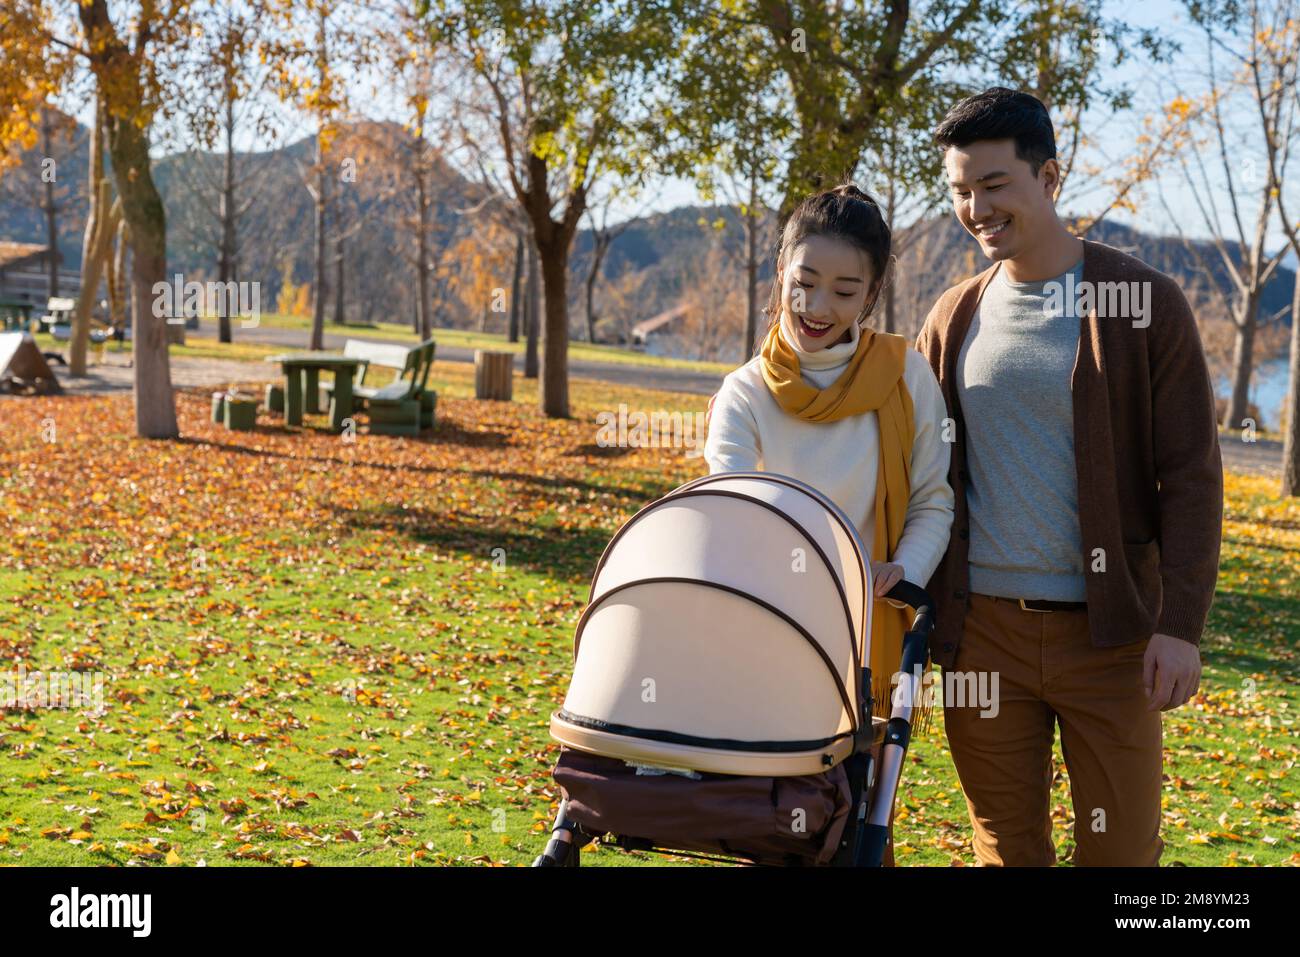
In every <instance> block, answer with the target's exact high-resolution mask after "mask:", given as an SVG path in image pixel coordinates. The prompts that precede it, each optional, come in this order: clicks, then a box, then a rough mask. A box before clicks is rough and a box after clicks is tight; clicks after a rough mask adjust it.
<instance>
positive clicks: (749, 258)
mask: <svg viewBox="0 0 1300 957" xmlns="http://www.w3.org/2000/svg"><path fill="white" fill-rule="evenodd" d="M756 204H757V187H756V184H755V180H754V177H753V176H751V177H750V181H749V215H748V216H746V217H745V348H744V349H743V350H742V351H741V353H740V356H741V358H740V361H741V363H742V364H743V363H746V362H748V361H749V360H750V358H751V357H752V356H753V354H754V339H755V338H757V336H758V219H757V216H756V215H755V213H756V209H755V206H756Z"/></svg>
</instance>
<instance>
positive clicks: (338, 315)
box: [334, 236, 345, 326]
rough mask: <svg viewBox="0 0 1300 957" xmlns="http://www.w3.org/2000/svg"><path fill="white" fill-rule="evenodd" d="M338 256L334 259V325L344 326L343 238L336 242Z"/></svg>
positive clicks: (340, 237) (337, 239)
mask: <svg viewBox="0 0 1300 957" xmlns="http://www.w3.org/2000/svg"><path fill="white" fill-rule="evenodd" d="M334 248H335V250H337V255H336V256H335V257H334V325H336V326H341V325H343V291H344V288H345V287H344V285H343V237H342V236H339V237H337V238H336V239H335V240H334Z"/></svg>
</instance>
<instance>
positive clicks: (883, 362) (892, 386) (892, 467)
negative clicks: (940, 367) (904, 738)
mask: <svg viewBox="0 0 1300 957" xmlns="http://www.w3.org/2000/svg"><path fill="white" fill-rule="evenodd" d="M779 329H780V322H779V321H778V322H774V323H772V326H771V328H770V329H769V330H768V333H767V336H766V337H765V338H764V340H763V346H762V350H761V355H762V372H763V380H764V381H765V382H766V383H767V388H768V390H769V391H770V392H771V393H772V395H773V397H775V399H776V401H777V402H778V403H779V404H780V406H781V408H783V409H784V410H785V411H786V412H788V413H790V414H791V415H795V416H798V417H799V418H801V419H806V420H808V421H809V422H834V421H836V420H837V419H843V418H847V417H848V416H851V415H861V414H862V413H864V412H873V411H874V412H875V413H876V417H877V419H878V420H879V422H880V455H879V461H880V465H879V468H878V469H877V472H876V521H875V536H874V538H873V540H872V545H871V560H872V561H873V562H885V561H888V560H889V556H890V555H892V554H893V553H894V549H896V548H897V547H898V541H899V539H900V538H902V537H903V524H904V521H905V520H906V518H907V505H908V501H909V500H910V499H911V471H912V438H913V432H914V425H913V412H912V397H911V395H910V394H909V393H908V391H907V385H906V384H905V383H904V382H903V368H904V364H905V362H906V360H907V350H908V348H909V346H908V342H907V339H905V338H904V337H903V336H896V335H892V334H889V333H883V332H874V331H872V330H870V329H867V328H865V327H864V328H862V329H861V336H860V337H859V339H858V347H857V350H856V351H855V352H854V353H853V357H852V358H851V359H850V360H849V364H848V366H847V368H845V370H844V371H843V372H842V373H841V374H840V376H839V378H838V379H836V380H835V381H834V382H833V383H831V385H830V386H829V387H828V388H825V389H817V388H816V387H814V386H811V385H809V384H808V383H806V382H804V380H803V378H802V377H801V376H800V374H799V357H798V355H796V354H795V351H794V350H793V349H792V348H791V347H790V344H789V343H788V342H786V339H785V336H784V335H781V334H779V332H778V330H779ZM910 621H911V618H910V614H909V612H908V611H907V610H906V609H902V608H895V607H894V606H893V605H891V604H889V603H888V602H886V601H883V600H876V601H875V603H874V606H873V608H872V612H871V659H870V661H869V662H868V664H869V665H870V666H871V684H872V697H873V699H874V702H873V713H874V714H876V715H879V716H881V717H888V716H889V713H890V711H891V710H892V702H891V695H892V690H893V689H892V687H891V681H892V678H893V676H894V673H895V672H896V671H898V666H899V663H900V662H901V661H902V657H903V635H904V634H905V633H906V632H907V626H908V624H909V623H910ZM926 670H927V671H928V670H929V662H928V660H927V662H926ZM924 702H925V698H924V697H923V698H922V701H921V702H919V703H918V704H920V703H924ZM929 711H930V709H929V708H928V707H916V708H915V709H914V712H913V715H912V726H913V728H915V729H918V730H923V729H924V726H925V725H926V724H928V721H929Z"/></svg>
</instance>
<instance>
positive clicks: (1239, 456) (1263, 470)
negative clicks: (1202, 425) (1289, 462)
mask: <svg viewBox="0 0 1300 957" xmlns="http://www.w3.org/2000/svg"><path fill="white" fill-rule="evenodd" d="M1219 449H1220V451H1221V452H1222V453H1223V465H1224V468H1225V469H1227V470H1229V471H1232V472H1237V473H1241V474H1245V475H1265V476H1268V477H1270V478H1276V479H1280V478H1281V477H1282V443H1281V442H1274V441H1272V440H1271V439H1259V440H1257V441H1255V442H1243V441H1241V435H1240V433H1237V432H1220V433H1219Z"/></svg>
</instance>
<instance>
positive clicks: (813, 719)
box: [533, 472, 934, 867]
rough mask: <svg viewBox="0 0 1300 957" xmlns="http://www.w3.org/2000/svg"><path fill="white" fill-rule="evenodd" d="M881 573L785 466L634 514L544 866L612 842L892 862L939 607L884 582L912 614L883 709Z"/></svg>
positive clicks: (570, 730) (588, 668)
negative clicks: (876, 595)
mask: <svg viewBox="0 0 1300 957" xmlns="http://www.w3.org/2000/svg"><path fill="white" fill-rule="evenodd" d="M870 567H871V566H870V564H869V562H868V561H867V560H866V559H865V556H864V552H863V548H862V542H861V540H860V539H859V537H858V534H857V531H856V529H855V528H854V526H853V523H852V522H851V521H850V520H849V519H848V517H847V516H845V514H844V513H843V512H842V511H840V509H839V508H838V507H837V506H836V505H835V503H834V502H832V501H831V500H830V499H829V498H827V497H826V496H824V495H822V494H821V493H820V492H818V491H817V490H816V489H814V488H812V487H811V486H809V485H807V484H805V483H803V482H800V481H799V480H797V479H794V478H790V477H788V476H785V475H779V474H776V473H773V472H722V473H717V474H714V475H709V476H705V477H703V478H700V479H696V480H695V481H693V482H688V483H687V484H685V485H683V486H681V487H679V488H677V489H674V490H673V491H672V492H670V493H668V494H667V495H665V496H664V497H663V498H660V499H658V500H657V501H655V502H652V503H650V504H649V505H647V506H646V507H645V508H643V509H641V510H640V511H639V512H637V513H636V515H634V516H633V517H632V518H631V519H630V520H629V521H628V522H627V523H626V524H625V525H624V526H623V527H622V528H620V529H619V530H618V532H617V533H616V534H615V535H614V537H613V538H612V539H611V540H610V542H609V544H608V546H607V547H606V548H605V552H604V554H603V555H602V556H601V558H600V562H599V563H598V564H597V566H596V572H595V575H594V576H593V578H592V583H591V593H590V595H589V598H588V604H587V608H586V610H585V611H584V612H583V614H582V617H581V618H580V619H579V621H578V625H577V628H576V631H575V634H574V658H575V664H574V671H573V677H572V679H571V682H570V684H569V690H568V694H567V695H566V697H565V699H564V704H563V706H562V707H561V708H560V710H559V711H556V712H555V713H554V714H553V715H552V716H551V736H552V737H553V738H555V739H556V740H557V741H559V742H560V745H561V748H560V756H559V759H558V761H557V763H556V766H555V769H554V772H553V777H554V779H555V782H556V783H557V784H558V785H559V786H560V789H561V792H562V795H563V797H562V800H561V802H560V808H559V812H558V814H557V816H556V820H555V824H554V826H553V828H552V832H551V838H550V841H549V842H548V843H547V845H546V849H545V850H544V851H543V852H542V854H541V855H540V856H538V857H537V859H536V860H535V861H534V862H533V866H534V867H577V866H579V863H580V851H581V849H582V848H583V847H584V846H585V845H587V844H589V843H590V842H591V841H593V840H595V839H597V838H602V839H603V840H602V843H605V844H613V845H615V846H619V847H623V848H626V849H629V850H644V851H654V852H664V853H671V854H684V855H685V856H688V857H700V858H703V859H705V860H716V861H723V862H725V863H741V862H747V863H750V864H761V865H768V864H772V865H827V864H829V865H835V866H857V867H862V866H867V867H878V866H880V865H881V863H882V860H883V858H884V854H885V845H886V841H887V839H888V824H889V820H890V814H891V811H892V809H893V804H894V797H895V794H896V791H897V788H898V783H899V779H900V777H901V774H902V768H903V758H904V756H905V754H906V752H907V745H908V739H909V736H910V731H911V723H910V722H911V715H912V710H913V707H912V706H913V702H914V701H916V694H917V691H918V690H919V687H920V682H921V674H922V668H923V667H924V665H925V661H926V651H927V645H928V642H929V636H930V632H931V631H932V630H933V627H934V619H933V613H932V610H931V609H932V602H931V601H930V598H929V596H928V595H927V594H926V593H925V592H924V591H923V590H922V589H921V588H919V587H917V586H916V585H913V584H910V583H908V582H900V583H899V584H898V585H896V586H895V587H894V588H893V589H892V590H891V591H890V592H889V596H888V597H889V598H891V599H894V600H897V601H900V602H902V603H904V604H907V605H910V606H911V607H912V608H913V609H914V610H915V611H916V618H915V620H914V622H913V624H912V626H911V628H910V630H909V631H908V633H907V635H906V637H905V639H904V642H903V655H902V662H901V664H900V666H899V672H900V674H899V676H898V685H897V688H896V689H895V691H894V694H893V699H892V700H893V707H892V713H891V717H890V718H889V719H888V720H886V719H884V718H873V717H872V701H871V673H870V669H869V667H868V663H869V661H870V640H871V639H870V636H871V606H872V595H871V592H872V586H871V571H870ZM611 838H612V839H611ZM701 851H703V852H708V854H700V853H688V852H701ZM719 853H720V854H723V855H726V857H717V856H711V855H716V854H719Z"/></svg>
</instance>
